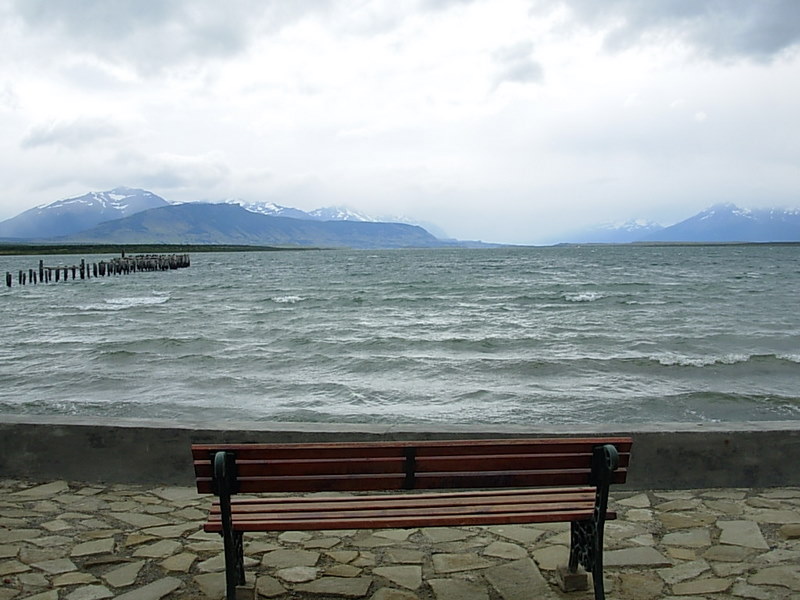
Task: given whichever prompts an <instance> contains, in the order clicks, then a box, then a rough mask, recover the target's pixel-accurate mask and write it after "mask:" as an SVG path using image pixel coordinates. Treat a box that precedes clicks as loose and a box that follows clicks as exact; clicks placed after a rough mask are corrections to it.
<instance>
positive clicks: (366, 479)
mask: <svg viewBox="0 0 800 600" xmlns="http://www.w3.org/2000/svg"><path fill="white" fill-rule="evenodd" d="M626 475H627V469H618V470H617V471H615V472H614V473H613V474H612V476H611V481H612V483H625V480H626ZM588 483H589V470H588V469H587V470H585V471H579V470H566V471H556V472H548V471H533V472H529V473H517V474H512V473H509V472H506V474H505V475H503V476H501V477H495V476H494V474H490V473H489V474H458V473H456V474H447V475H442V474H436V473H433V474H424V473H423V474H417V476H416V477H415V478H414V488H413V489H418V490H426V489H443V488H444V489H458V488H493V487H520V486H522V487H536V486H553V485H587V484H588ZM405 484H406V479H405V476H404V475H403V474H402V473H398V474H394V475H393V474H377V475H342V476H336V477H324V476H309V477H295V478H292V477H275V478H272V477H248V478H243V479H242V480H240V482H239V491H240V492H241V493H246V494H249V493H260V492H354V491H378V490H387V491H391V490H402V489H405ZM197 491H198V492H199V493H201V494H210V493H212V485H211V478H210V477H209V478H198V479H197Z"/></svg>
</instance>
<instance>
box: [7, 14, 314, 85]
mask: <svg viewBox="0 0 800 600" xmlns="http://www.w3.org/2000/svg"><path fill="white" fill-rule="evenodd" d="M327 4H328V0H317V1H315V2H304V3H292V2H281V1H267V0H265V1H258V0H230V1H228V2H224V3H223V2H216V1H213V0H194V1H192V2H185V1H183V0H60V1H59V2H51V1H50V0H17V1H16V2H15V4H14V9H15V14H16V16H17V17H18V19H19V21H20V22H21V23H22V24H23V26H24V27H26V28H27V29H28V31H29V33H30V34H31V35H33V36H48V37H50V36H53V35H54V34H55V35H56V36H57V37H56V44H57V45H58V46H59V47H60V49H61V51H64V50H67V51H72V52H88V53H92V54H95V55H98V56H100V57H103V58H105V59H106V60H110V61H112V62H116V63H119V64H129V65H132V66H133V67H134V68H136V69H137V70H138V71H139V72H140V73H142V74H147V73H149V72H159V71H161V70H162V69H164V68H167V67H169V66H171V65H174V64H183V63H186V62H191V61H202V60H206V59H209V58H229V57H232V56H235V55H237V54H238V53H240V52H242V51H244V50H245V49H246V48H247V47H248V45H249V44H250V43H251V41H252V40H253V39H254V38H255V36H257V35H258V34H259V33H264V32H266V33H268V32H270V31H275V30H277V29H279V28H281V27H283V26H284V25H286V24H288V23H291V22H293V21H296V20H297V19H299V18H302V16H304V15H305V14H306V13H308V12H312V11H315V10H318V9H319V8H321V7H325V6H327Z"/></svg>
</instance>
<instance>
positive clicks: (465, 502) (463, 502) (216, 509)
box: [210, 493, 594, 515]
mask: <svg viewBox="0 0 800 600" xmlns="http://www.w3.org/2000/svg"><path fill="white" fill-rule="evenodd" d="M557 502H558V503H562V502H564V503H580V504H586V503H588V504H590V505H593V504H594V494H589V493H582V494H545V495H506V496H464V497H450V498H441V497H439V496H438V495H435V494H431V495H428V496H425V497H420V496H416V497H414V498H412V499H409V500H403V499H392V500H384V499H383V498H377V499H373V498H369V497H365V498H353V499H351V500H349V501H345V502H331V501H320V502H292V501H291V499H290V500H289V501H285V502H282V503H264V502H257V501H252V502H247V503H237V504H235V505H233V506H232V510H233V511H234V513H236V514H238V515H245V514H255V513H270V514H272V513H282V512H293V513H304V512H318V511H322V512H325V511H331V510H336V511H348V510H363V509H365V508H366V509H373V508H376V507H378V506H380V507H381V508H382V509H386V510H394V509H401V508H402V509H406V508H412V509H420V510H427V509H442V508H445V509H446V508H449V507H456V506H462V507H464V506H468V507H472V508H475V507H481V506H500V505H506V506H511V505H520V506H526V507H533V506H544V505H551V504H553V503H557ZM210 514H211V515H219V514H220V506H219V503H214V504H213V505H212V507H211V510H210Z"/></svg>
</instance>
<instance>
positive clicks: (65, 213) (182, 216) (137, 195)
mask: <svg viewBox="0 0 800 600" xmlns="http://www.w3.org/2000/svg"><path fill="white" fill-rule="evenodd" d="M0 239H5V240H6V241H14V242H20V241H28V242H59V243H125V244H132V243H148V244H209V245H220V244H227V245H252V246H315V247H351V248H406V247H415V248H419V247H423V248H426V247H435V246H446V245H453V243H452V242H446V241H442V240H439V239H438V238H436V237H435V236H434V235H432V234H430V233H429V232H428V231H426V230H425V229H424V228H422V227H420V226H417V225H412V224H409V223H390V222H382V221H378V220H375V219H370V218H369V217H366V216H364V215H360V214H358V213H355V212H353V211H349V210H348V209H345V208H341V207H333V208H322V209H318V210H316V211H313V212H311V213H306V212H304V211H301V210H299V209H294V208H288V207H282V206H279V205H276V204H272V203H263V204H252V203H251V204H244V203H242V202H241V201H234V200H229V201H226V202H224V203H218V204H213V203H207V202H196V203H185V204H173V203H170V202H168V201H167V200H165V199H164V198H161V197H160V196H157V195H155V194H153V193H152V192H149V191H147V190H141V189H136V188H127V187H118V188H115V189H113V190H109V191H107V192H90V193H88V194H84V195H83V196H78V197H75V198H67V199H65V200H59V201H57V202H53V203H51V204H47V205H43V206H37V207H35V208H32V209H30V210H27V211H25V212H23V213H21V214H19V215H17V216H16V217H13V218H11V219H8V220H6V221H3V222H0Z"/></svg>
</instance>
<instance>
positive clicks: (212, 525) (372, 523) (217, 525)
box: [204, 510, 591, 532]
mask: <svg viewBox="0 0 800 600" xmlns="http://www.w3.org/2000/svg"><path fill="white" fill-rule="evenodd" d="M590 515H591V511H588V512H587V511H584V510H578V511H557V512H551V513H517V512H515V513H497V514H482V515H431V516H419V515H413V516H397V517H396V516H392V515H388V516H384V517H374V518H365V519H348V518H346V517H338V518H331V519H328V520H320V519H309V520H302V519H297V520H277V519H276V520H264V521H256V522H248V523H246V530H247V531H313V530H327V529H383V528H395V527H397V528H413V527H446V526H470V525H508V524H512V523H513V524H524V523H553V522H562V521H580V520H584V519H586V518H588V517H589V516H590ZM204 529H205V531H207V532H219V531H222V523H221V522H219V521H216V522H214V521H210V522H207V523H206V524H205V526H204ZM234 529H240V530H244V529H243V528H242V527H241V526H240V527H237V526H236V522H234Z"/></svg>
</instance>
